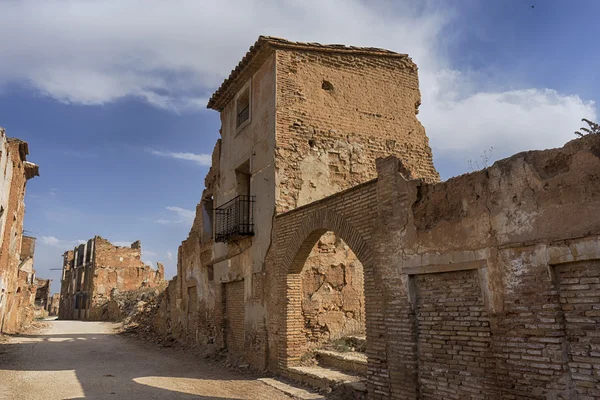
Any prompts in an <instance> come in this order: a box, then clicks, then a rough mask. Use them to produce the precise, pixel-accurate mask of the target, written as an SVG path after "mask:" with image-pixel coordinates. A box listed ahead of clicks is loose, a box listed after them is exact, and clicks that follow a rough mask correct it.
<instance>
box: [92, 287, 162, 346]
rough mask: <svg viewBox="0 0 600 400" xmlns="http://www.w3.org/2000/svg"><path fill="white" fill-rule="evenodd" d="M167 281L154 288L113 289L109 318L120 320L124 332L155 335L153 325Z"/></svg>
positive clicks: (108, 308) (106, 311) (142, 335)
mask: <svg viewBox="0 0 600 400" xmlns="http://www.w3.org/2000/svg"><path fill="white" fill-rule="evenodd" d="M166 288H167V283H166V282H165V283H164V284H160V285H158V286H156V287H152V288H141V289H137V290H131V291H126V292H119V291H118V290H116V289H115V290H113V291H112V293H111V296H110V300H109V302H108V303H107V304H106V306H105V307H106V309H105V310H103V313H104V312H105V313H106V314H107V317H108V318H107V319H109V320H111V321H119V322H121V324H122V333H123V334H130V335H135V336H141V337H144V338H145V337H154V336H155V335H154V332H153V325H154V323H155V321H156V314H157V312H158V309H159V306H160V303H161V302H162V299H163V297H164V293H165V289H166Z"/></svg>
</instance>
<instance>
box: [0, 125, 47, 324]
mask: <svg viewBox="0 0 600 400" xmlns="http://www.w3.org/2000/svg"><path fill="white" fill-rule="evenodd" d="M28 153H29V147H28V144H27V143H26V142H24V141H22V140H19V139H14V138H9V137H7V136H6V132H5V131H4V129H2V128H0V332H9V333H14V332H18V331H19V330H20V329H21V328H22V327H23V326H24V325H26V324H28V323H29V322H30V321H31V320H32V318H33V306H34V299H35V284H34V282H33V276H34V274H35V270H34V269H33V252H34V249H35V239H34V238H28V237H26V236H23V222H24V218H25V189H26V183H27V181H28V180H29V179H31V178H33V177H34V176H36V175H37V174H38V167H37V166H36V165H35V164H32V163H30V162H28V161H27V155H28Z"/></svg>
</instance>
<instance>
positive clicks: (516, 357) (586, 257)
mask: <svg viewBox="0 0 600 400" xmlns="http://www.w3.org/2000/svg"><path fill="white" fill-rule="evenodd" d="M419 105H420V93H419V86H418V76H417V68H416V65H415V64H414V63H413V62H412V61H411V60H410V58H409V57H408V56H406V55H403V54H396V53H392V52H389V51H386V50H381V49H373V48H356V47H346V46H341V45H319V44H315V43H297V42H289V41H285V40H283V39H277V38H271V37H260V38H259V40H258V41H257V42H256V43H255V45H254V46H252V47H251V49H250V51H249V52H248V53H247V54H246V56H245V57H244V58H243V59H242V61H241V62H240V63H239V65H238V66H237V67H236V69H235V70H233V71H232V73H231V75H230V77H229V78H228V79H227V80H225V82H224V83H223V84H222V85H221V87H220V88H219V89H218V90H217V91H216V92H215V94H214V95H213V97H212V98H211V99H210V101H209V104H208V106H209V108H212V109H215V110H217V111H219V112H220V115H221V130H220V133H221V139H220V140H219V141H218V142H217V144H216V146H215V149H214V152H213V159H212V167H211V168H210V170H209V172H208V174H207V176H206V178H205V186H206V189H205V191H204V193H203V195H202V198H201V201H200V203H199V204H198V207H197V212H196V219H195V221H194V224H193V227H192V229H191V231H190V234H189V236H188V238H187V239H186V240H185V241H184V242H183V243H182V245H181V247H180V248H179V253H178V265H177V268H178V271H177V276H176V277H175V278H174V279H173V280H171V281H170V282H169V287H168V289H167V291H166V292H165V294H164V296H163V298H162V303H161V305H160V308H159V310H158V313H157V314H156V318H155V320H154V322H153V328H154V329H155V331H156V332H157V333H159V334H162V335H165V336H173V337H175V338H177V339H179V340H181V341H185V342H188V343H190V344H193V345H200V346H201V347H202V348H204V349H205V350H206V351H209V352H210V351H218V350H221V349H223V348H225V349H227V352H228V354H229V357H230V358H231V359H232V360H240V361H241V362H244V363H249V364H250V365H252V366H253V367H255V368H257V369H268V370H271V371H274V372H278V373H280V374H284V375H287V376H289V377H291V378H294V379H297V380H301V381H302V380H304V381H311V380H312V382H314V381H315V379H317V378H318V377H316V375H315V374H313V373H312V372H311V374H312V375H310V376H309V377H308V379H307V374H308V373H307V370H306V368H305V367H304V366H303V365H304V364H303V363H304V362H305V361H306V360H307V358H310V356H311V354H314V353H315V352H317V351H322V350H320V348H321V347H324V346H327V344H328V343H331V342H332V341H335V340H336V339H340V338H347V337H360V336H362V335H364V334H366V352H365V353H364V365H365V367H364V369H363V368H362V367H361V368H360V371H361V372H360V375H362V377H361V379H362V381H363V382H366V390H367V391H368V396H369V398H372V399H379V398H381V399H383V398H398V399H416V398H431V399H437V398H442V397H445V396H454V397H455V398H461V399H469V398H503V399H515V398H573V396H576V395H578V396H579V398H594V397H598V396H600V386H599V383H598V369H597V366H598V365H600V357H598V354H599V353H598V351H599V349H600V347H598V346H600V342H598V336H597V334H596V333H595V332H596V328H597V327H598V326H599V325H598V322H599V318H600V309H599V308H598V307H599V306H598V303H600V294H599V293H600V281H599V279H600V236H599V235H600V178H599V177H600V161H599V158H600V138H598V137H591V136H590V137H586V138H583V139H580V140H576V141H573V142H570V143H568V144H567V145H566V146H565V147H564V148H562V149H554V150H547V151H541V152H528V153H522V154H517V155H515V156H513V157H511V158H509V159H507V160H502V161H499V162H497V163H496V164H494V166H492V167H490V168H488V169H486V170H484V171H479V172H475V173H472V174H467V175H463V176H461V177H458V178H454V179H451V180H449V181H447V182H443V183H439V175H438V173H437V172H436V171H435V168H434V167H433V163H432V156H431V150H430V148H429V145H428V139H427V136H426V135H425V131H424V129H423V127H422V126H421V124H420V123H419V121H418V119H417V118H416V114H417V113H418V107H419ZM307 356H308V357H307ZM317 367H318V366H317ZM316 370H318V369H316V367H315V368H313V369H312V370H311V371H316ZM357 370H358V369H357Z"/></svg>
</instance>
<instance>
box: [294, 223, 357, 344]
mask: <svg viewBox="0 0 600 400" xmlns="http://www.w3.org/2000/svg"><path fill="white" fill-rule="evenodd" d="M301 275H302V296H303V300H302V314H303V316H304V330H305V335H306V338H307V340H308V342H309V345H311V346H318V345H319V344H322V343H323V342H325V341H327V340H333V339H338V338H340V337H342V336H344V335H364V334H365V296H364V279H363V266H362V264H361V263H360V262H359V261H358V258H357V257H356V255H355V254H354V252H353V251H352V249H350V248H349V247H348V245H347V244H346V243H345V242H344V241H343V240H342V239H340V238H339V237H337V236H335V235H334V234H325V235H323V236H321V238H320V239H319V240H318V241H317V244H315V247H314V249H313V250H312V251H311V254H310V255H309V256H308V258H307V260H306V262H305V264H304V268H303V270H302V274H301Z"/></svg>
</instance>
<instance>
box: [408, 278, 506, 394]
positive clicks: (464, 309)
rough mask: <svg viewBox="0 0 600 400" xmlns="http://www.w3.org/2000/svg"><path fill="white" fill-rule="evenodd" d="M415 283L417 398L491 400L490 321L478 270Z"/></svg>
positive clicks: (492, 363)
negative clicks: (418, 385)
mask: <svg viewBox="0 0 600 400" xmlns="http://www.w3.org/2000/svg"><path fill="white" fill-rule="evenodd" d="M414 279H415V288H416V299H417V303H416V320H417V346H418V353H417V357H418V360H419V382H420V393H421V398H423V399H439V398H440V397H441V396H443V397H444V398H456V399H489V398H492V397H494V395H496V394H497V393H496V391H495V390H494V389H493V388H494V387H495V382H494V379H493V373H492V370H493V368H494V362H493V357H492V338H491V333H490V320H489V316H488V314H487V311H486V309H485V306H484V303H483V297H482V292H481V288H480V285H479V278H478V274H477V271H475V270H468V271H456V272H446V273H438V274H423V275H416V276H415V278H414Z"/></svg>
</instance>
